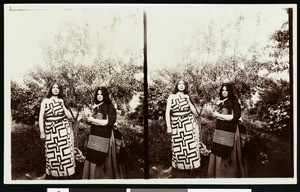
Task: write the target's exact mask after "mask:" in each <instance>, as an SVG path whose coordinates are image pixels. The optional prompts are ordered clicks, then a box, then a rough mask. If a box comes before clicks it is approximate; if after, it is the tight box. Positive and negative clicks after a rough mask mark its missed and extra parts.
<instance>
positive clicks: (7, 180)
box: [4, 4, 297, 185]
mask: <svg viewBox="0 0 300 192" xmlns="http://www.w3.org/2000/svg"><path fill="white" fill-rule="evenodd" d="M11 5H13V6H14V7H15V8H18V7H20V8H22V7H26V8H29V7H30V8H32V9H40V6H45V5H46V6H47V9H52V8H53V9H57V8H62V9H63V8H79V9H82V8H83V7H85V8H87V9H94V8H100V7H101V8H114V9H115V8H121V9H124V8H126V9H127V8H129V9H131V8H135V9H136V8H141V9H149V8H156V7H159V6H177V7H179V6H181V7H183V6H186V7H192V6H213V7H218V6H230V7H245V6H248V8H249V7H251V6H254V7H260V6H261V7H263V6H267V7H268V8H269V7H282V8H283V7H286V6H288V7H291V8H293V21H294V22H293V29H294V30H293V38H294V59H293V61H294V66H293V82H294V84H293V90H294V92H293V93H294V94H293V101H294V111H293V112H294V178H246V179H242V178H241V179H207V178H201V179H118V180H64V181H49V180H11V164H10V154H11V148H10V143H11V138H10V137H11V136H10V129H8V128H10V127H11V117H10V114H11V110H10V76H9V75H8V73H7V72H6V70H7V65H8V63H7V61H6V59H5V55H6V54H7V53H6V51H5V50H6V47H7V46H8V45H7V43H5V44H4V89H5V92H4V93H5V94H4V107H5V113H4V130H5V131H4V184H72V185H73V184H75V185H76V184H114V185H116V184H117V185H123V184H147V185H157V184H170V185H174V184H176V185H178V184H180V185H203V184H225V185H232V184H237V185H249V184H250V185H252V184H296V183H297V129H296V128H297V5H296V4H272V5H269V4H266V5H263V4H258V5H255V4H247V5H246V4H244V5H235V4H233V5H228V4H226V5H222V4H214V5H200V4H198V5H187V4H183V5H182V4H181V5H167V4H162V5H153V4H143V5H138V4H130V5H129V4H118V5H115V4H101V5H100V4H92V5H88V4H80V5H79V4H68V5H66V4H61V5H53V4H43V5H41V4H31V5H27V4H17V5H14V4H5V5H4V37H5V36H6V31H5V26H6V25H7V23H6V22H5V13H6V12H7V9H8V7H9V6H11ZM7 146H9V147H7Z"/></svg>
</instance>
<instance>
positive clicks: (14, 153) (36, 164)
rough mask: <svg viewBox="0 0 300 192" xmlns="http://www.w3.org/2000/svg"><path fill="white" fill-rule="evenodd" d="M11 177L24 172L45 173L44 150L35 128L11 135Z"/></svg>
mask: <svg viewBox="0 0 300 192" xmlns="http://www.w3.org/2000/svg"><path fill="white" fill-rule="evenodd" d="M11 168H12V170H11V171H12V175H16V174H19V173H23V172H24V171H27V172H31V171H35V172H37V173H39V174H43V173H44V172H45V148H44V142H43V141H42V140H41V139H40V135H39V131H38V128H37V126H31V127H29V128H28V129H23V130H20V131H15V132H12V133H11Z"/></svg>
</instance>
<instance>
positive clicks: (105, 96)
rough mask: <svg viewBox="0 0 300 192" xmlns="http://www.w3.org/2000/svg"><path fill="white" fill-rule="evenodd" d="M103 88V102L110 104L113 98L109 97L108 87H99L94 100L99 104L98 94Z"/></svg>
mask: <svg viewBox="0 0 300 192" xmlns="http://www.w3.org/2000/svg"><path fill="white" fill-rule="evenodd" d="M99 90H101V92H102V96H103V103H104V104H110V103H111V100H110V98H109V92H108V89H107V88H106V87H98V88H97V89H96V91H95V95H94V102H95V103H96V104H99V103H100V101H98V99H97V96H98V91H99Z"/></svg>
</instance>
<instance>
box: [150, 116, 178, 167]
mask: <svg viewBox="0 0 300 192" xmlns="http://www.w3.org/2000/svg"><path fill="white" fill-rule="evenodd" d="M148 138H149V139H148V141H149V144H148V146H149V165H153V164H163V165H164V166H170V165H171V155H172V154H171V136H169V135H168V134H167V126H166V125H165V122H164V120H163V119H159V120H155V121H154V120H149V128H148Z"/></svg>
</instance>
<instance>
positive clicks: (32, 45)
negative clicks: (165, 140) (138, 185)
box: [4, 4, 145, 184]
mask: <svg viewBox="0 0 300 192" xmlns="http://www.w3.org/2000/svg"><path fill="white" fill-rule="evenodd" d="M143 19H144V18H143V10H142V9H138V8H135V7H134V6H131V7H126V6H117V5H105V6H100V5H93V6H92V5H66V4H65V5H38V4H35V5H34V4H31V5H29V4H28V5H15V4H6V5H5V6H4V74H5V77H4V86H5V87H4V88H5V92H4V93H5V96H4V100H5V102H4V103H5V105H4V106H5V115H4V126H5V129H4V173H5V175H4V183H6V184H11V183H12V184H15V183H16V184H18V183H20V184H22V183H23V184H24V183H25V184H27V183H29V184H31V183H32V184H35V183H37V184H39V183H42V184H51V183H64V182H66V183H68V184H72V181H73V182H74V183H76V184H78V183H83V184H85V183H93V182H94V181H95V180H96V179H97V184H102V183H103V184H112V183H115V179H121V180H119V181H121V183H122V181H124V183H127V181H128V179H131V180H135V179H144V175H145V159H144V156H145V154H144V111H143V108H144V107H143V102H144V75H145V74H144V25H143ZM99 179H100V180H99Z"/></svg>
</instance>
